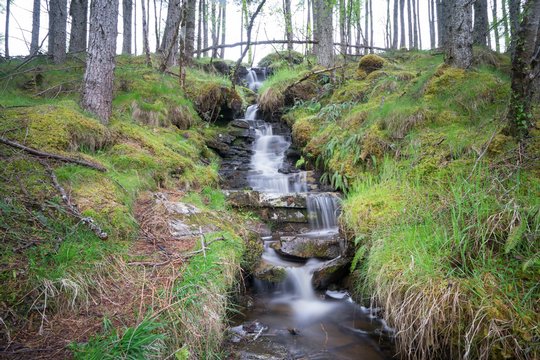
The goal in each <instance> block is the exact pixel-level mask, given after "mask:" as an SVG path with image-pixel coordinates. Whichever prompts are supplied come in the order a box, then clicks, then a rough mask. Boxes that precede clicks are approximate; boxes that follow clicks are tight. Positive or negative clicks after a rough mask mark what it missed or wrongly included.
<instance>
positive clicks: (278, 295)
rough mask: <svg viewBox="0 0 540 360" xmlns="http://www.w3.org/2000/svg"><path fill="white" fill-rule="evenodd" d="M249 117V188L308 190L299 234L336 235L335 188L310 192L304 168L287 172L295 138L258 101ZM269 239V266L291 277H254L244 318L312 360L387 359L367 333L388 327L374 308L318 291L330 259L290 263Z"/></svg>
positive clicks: (251, 75) (251, 76)
mask: <svg viewBox="0 0 540 360" xmlns="http://www.w3.org/2000/svg"><path fill="white" fill-rule="evenodd" d="M246 80H247V81H248V85H249V88H250V89H254V90H256V89H258V88H259V86H260V85H261V82H260V80H259V78H258V77H257V72H256V71H254V70H250V71H249V72H248V75H247V79H246ZM245 120H246V121H247V122H248V123H249V125H250V127H251V129H252V131H253V132H254V134H255V141H254V143H253V146H252V151H253V155H252V157H251V163H250V169H251V170H250V172H249V173H248V176H247V179H248V182H249V185H250V187H251V188H252V189H253V190H256V191H259V192H263V193H279V194H290V193H306V196H307V198H306V199H307V200H306V201H307V210H308V220H309V228H310V230H309V232H307V233H302V234H299V235H300V236H303V237H308V238H313V240H321V239H325V238H331V237H335V236H337V235H338V221H337V217H338V215H339V211H340V199H339V197H338V196H336V195H334V194H330V193H317V192H309V193H308V186H307V181H306V177H307V176H306V172H305V171H298V170H296V169H294V172H292V173H287V174H286V173H284V172H285V171H283V168H284V167H286V165H287V164H286V158H287V156H286V153H287V150H288V149H289V148H290V146H291V140H290V139H288V138H286V137H285V136H282V135H279V134H275V132H274V128H273V126H272V124H271V123H268V122H265V121H264V120H262V119H260V118H259V117H258V105H252V106H250V107H248V109H247V110H246V114H245ZM264 240H265V246H264V252H263V255H262V261H263V262H264V263H266V264H267V266H271V267H276V268H282V269H284V271H285V273H286V278H285V280H284V281H283V282H281V283H279V284H276V285H274V286H270V287H269V286H268V285H269V284H268V283H265V282H262V281H259V280H255V288H256V289H259V291H258V294H259V295H258V296H257V299H256V303H257V304H256V305H255V306H254V307H253V308H252V309H251V310H250V311H249V312H248V313H247V314H246V319H245V320H249V319H251V320H252V321H253V320H257V321H260V322H262V323H263V324H264V325H267V326H268V327H269V328H270V329H273V330H272V331H273V332H274V336H275V337H274V338H272V342H274V343H279V344H281V345H283V346H285V347H286V348H287V352H288V354H293V355H294V354H302V356H304V355H307V356H308V357H307V358H309V359H328V358H329V357H331V358H333V359H358V358H362V359H368V360H369V359H383V358H384V356H383V355H382V354H381V352H380V349H379V347H378V346H377V345H375V344H373V340H372V339H371V337H370V336H368V335H367V334H369V333H372V332H376V331H378V329H380V328H381V327H382V328H384V324H383V323H381V321H380V320H374V319H373V317H372V316H371V317H370V310H369V309H366V308H362V307H359V306H358V305H356V304H354V303H353V302H352V301H350V298H349V297H348V295H347V293H346V292H339V291H333V292H330V291H329V292H327V293H326V295H327V297H328V298H327V299H322V298H321V295H320V294H318V293H317V292H316V291H315V290H314V288H313V286H312V278H313V274H314V272H315V271H316V270H317V269H319V268H320V267H321V266H324V264H325V261H322V260H319V259H315V258H312V259H309V260H308V261H307V262H305V263H298V262H291V261H289V260H287V259H284V258H282V257H281V256H280V255H279V254H278V253H277V252H276V250H274V249H273V248H272V246H271V244H272V243H274V242H275V241H276V240H275V239H274V238H273V237H267V238H265V239H264ZM329 299H330V300H329ZM332 299H334V300H332ZM338 299H339V300H338ZM283 328H285V329H287V328H288V329H289V332H291V331H294V332H295V333H296V332H299V333H300V335H301V336H299V337H294V338H292V337H291V335H290V334H289V333H287V332H282V331H281V330H280V329H283ZM290 329H294V330H290ZM298 329H299V330H298ZM291 333H292V332H291ZM246 347H250V348H251V347H253V348H254V349H255V348H256V347H257V344H256V342H253V343H251V344H250V345H246ZM260 350H261V349H255V350H253V351H254V353H256V352H257V351H260ZM263 350H264V349H263ZM250 351H251V350H250ZM264 351H267V350H264ZM295 356H296V355H295ZM247 358H251V357H246V359H247ZM254 358H259V357H254ZM272 358H274V357H272ZM295 358H296V357H295ZM302 358H305V357H302Z"/></svg>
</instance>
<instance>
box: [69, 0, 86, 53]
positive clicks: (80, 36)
mask: <svg viewBox="0 0 540 360" xmlns="http://www.w3.org/2000/svg"><path fill="white" fill-rule="evenodd" d="M69 15H70V16H71V33H70V36H69V52H70V53H77V52H84V51H86V35H87V31H88V27H87V23H88V0H71V5H70V7H69Z"/></svg>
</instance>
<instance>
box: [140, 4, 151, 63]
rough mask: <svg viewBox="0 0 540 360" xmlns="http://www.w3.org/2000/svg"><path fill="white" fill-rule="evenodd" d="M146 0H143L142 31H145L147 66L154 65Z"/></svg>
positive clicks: (144, 48) (144, 44)
mask: <svg viewBox="0 0 540 360" xmlns="http://www.w3.org/2000/svg"><path fill="white" fill-rule="evenodd" d="M145 1H146V0H141V13H142V31H143V51H144V55H145V59H146V66H148V67H152V59H151V58H150V45H149V44H148V24H147V23H146V15H147V13H146V6H145V4H144V2H145Z"/></svg>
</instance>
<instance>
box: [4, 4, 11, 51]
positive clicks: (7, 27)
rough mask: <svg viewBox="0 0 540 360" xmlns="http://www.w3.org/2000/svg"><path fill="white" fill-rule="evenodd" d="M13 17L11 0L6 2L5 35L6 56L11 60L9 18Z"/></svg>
mask: <svg viewBox="0 0 540 360" xmlns="http://www.w3.org/2000/svg"><path fill="white" fill-rule="evenodd" d="M10 15H11V0H6V31H5V33H4V45H5V48H4V49H5V50H4V56H5V57H6V58H9V17H10Z"/></svg>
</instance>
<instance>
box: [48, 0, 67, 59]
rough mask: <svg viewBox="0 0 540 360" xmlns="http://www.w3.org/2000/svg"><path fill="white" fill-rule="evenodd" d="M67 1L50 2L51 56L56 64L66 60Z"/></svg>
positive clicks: (53, 0) (56, 0) (52, 0)
mask: <svg viewBox="0 0 540 360" xmlns="http://www.w3.org/2000/svg"><path fill="white" fill-rule="evenodd" d="M66 25H67V0H51V1H50V2H49V55H51V56H52V58H53V61H54V63H55V64H60V63H63V62H64V61H65V60H66V38H67V37H66Z"/></svg>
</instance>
